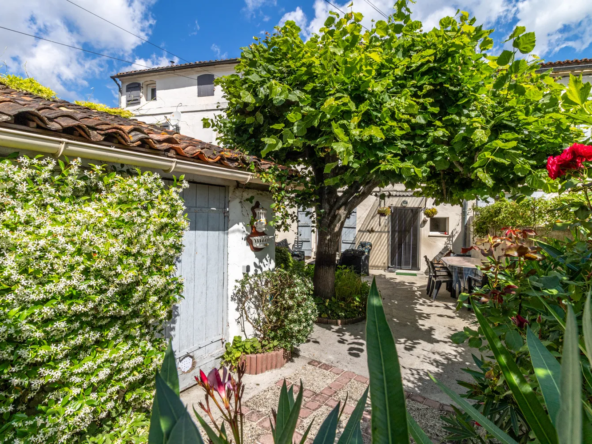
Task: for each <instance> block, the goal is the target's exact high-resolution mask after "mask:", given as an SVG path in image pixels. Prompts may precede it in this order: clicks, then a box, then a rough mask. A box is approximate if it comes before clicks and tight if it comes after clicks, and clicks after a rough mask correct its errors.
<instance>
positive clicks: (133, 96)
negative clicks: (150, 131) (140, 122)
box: [125, 82, 142, 106]
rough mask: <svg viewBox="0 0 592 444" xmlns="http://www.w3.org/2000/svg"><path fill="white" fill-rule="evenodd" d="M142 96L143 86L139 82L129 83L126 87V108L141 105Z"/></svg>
mask: <svg viewBox="0 0 592 444" xmlns="http://www.w3.org/2000/svg"><path fill="white" fill-rule="evenodd" d="M141 94H142V85H140V84H139V83H138V82H134V83H128V84H127V86H126V87H125V104H126V106H132V105H139V104H140V96H141Z"/></svg>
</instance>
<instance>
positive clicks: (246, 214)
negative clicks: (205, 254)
mask: <svg viewBox="0 0 592 444" xmlns="http://www.w3.org/2000/svg"><path fill="white" fill-rule="evenodd" d="M251 196H254V200H253V203H250V202H248V201H246V200H245V199H248V198H250V197H251ZM257 201H259V203H260V205H261V206H262V207H264V208H266V209H267V220H270V219H271V218H272V217H273V212H272V211H271V210H270V208H269V207H270V204H271V203H272V202H273V201H272V199H271V195H270V194H269V192H266V191H257V190H250V189H243V188H237V187H231V188H230V202H229V206H228V211H229V215H228V295H229V305H228V321H229V324H230V325H229V336H230V337H229V340H230V341H232V338H233V337H234V336H237V335H241V336H244V335H243V334H242V331H241V326H240V325H239V323H238V322H237V318H238V312H237V310H236V303H235V302H234V301H233V300H232V293H233V290H234V287H235V285H236V282H237V281H239V280H240V279H242V278H243V271H244V267H245V266H249V267H250V272H249V274H254V273H260V272H262V271H265V270H270V269H272V268H274V267H275V245H274V243H273V241H272V242H271V244H270V245H269V247H267V248H265V249H264V250H262V251H258V252H254V251H252V250H251V248H250V247H249V245H248V244H247V235H248V234H249V233H250V232H251V226H250V225H249V223H250V220H251V207H252V206H253V204H254V203H255V202H257ZM265 233H266V234H268V235H270V236H273V235H275V231H274V229H273V227H271V226H269V225H268V226H267V229H266V230H265ZM245 327H246V330H247V334H250V333H251V330H250V328H248V326H245Z"/></svg>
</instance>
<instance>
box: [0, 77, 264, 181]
mask: <svg viewBox="0 0 592 444" xmlns="http://www.w3.org/2000/svg"><path fill="white" fill-rule="evenodd" d="M6 123H8V124H14V125H16V126H22V129H23V130H24V131H26V130H28V129H30V128H38V129H42V130H46V131H48V132H52V133H56V135H57V134H67V135H69V136H75V137H76V138H78V140H81V141H84V142H87V143H96V144H98V145H99V144H100V145H105V144H106V143H108V144H110V145H117V146H120V147H125V148H128V149H130V150H132V151H133V150H139V149H142V148H143V149H144V150H142V151H145V149H149V150H155V151H159V152H162V153H166V154H168V155H169V156H172V157H181V158H187V159H192V160H195V161H201V162H205V163H208V164H217V165H219V166H225V167H229V168H235V169H246V168H247V167H248V166H249V165H251V164H253V163H255V166H256V167H257V169H259V170H265V169H267V168H269V167H270V166H271V165H272V163H271V162H266V161H263V160H260V159H257V158H256V157H252V156H248V155H245V154H244V153H241V152H239V151H235V150H231V149H226V148H221V147H219V146H216V145H213V144H211V143H208V142H203V141H201V140H199V139H194V138H192V137H187V136H183V135H181V134H177V133H175V132H174V131H167V130H164V129H162V128H160V127H158V126H156V125H149V124H147V123H144V122H140V121H138V120H135V119H126V118H123V117H118V116H113V115H111V114H108V113H105V112H101V111H95V110H92V109H89V108H86V107H84V106H80V105H76V104H74V103H70V102H66V101H65V100H45V99H44V98H42V97H39V96H36V95H33V94H30V93H27V92H22V91H17V90H14V89H11V88H8V87H7V86H5V85H3V84H1V83H0V126H1V125H2V124H6Z"/></svg>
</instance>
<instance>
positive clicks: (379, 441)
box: [149, 282, 592, 444]
mask: <svg viewBox="0 0 592 444" xmlns="http://www.w3.org/2000/svg"><path fill="white" fill-rule="evenodd" d="M590 304H591V303H590V295H588V300H587V303H586V308H585V311H584V316H583V322H582V324H583V330H584V340H583V341H579V340H578V327H577V323H576V318H575V315H574V312H573V310H572V309H571V307H569V306H568V308H567V313H568V314H567V319H566V320H565V322H564V321H563V320H561V322H560V324H561V325H562V326H563V327H564V328H565V339H564V344H563V356H562V363H561V365H560V364H559V362H558V361H557V359H556V358H555V357H554V356H553V355H552V354H551V352H549V351H548V350H547V348H546V347H545V346H544V344H543V343H542V342H541V341H540V340H539V339H538V338H537V337H536V336H535V334H534V333H533V332H532V331H530V330H528V332H527V346H528V349H529V351H530V354H531V358H532V363H533V367H534V369H535V374H536V377H537V380H538V383H539V386H540V390H541V392H542V400H543V401H544V402H542V401H541V400H539V397H538V396H537V393H536V392H535V391H534V390H533V388H532V386H531V385H530V384H529V383H528V381H526V379H525V378H524V376H523V375H522V374H521V372H520V370H519V369H518V366H517V364H516V363H515V362H514V360H513V358H512V354H511V353H510V352H509V351H508V350H507V349H506V348H505V347H504V346H503V345H502V343H501V340H500V339H499V337H498V336H497V334H496V333H495V331H494V329H493V328H492V327H491V325H489V323H488V322H487V320H486V319H485V317H484V316H483V315H482V313H481V311H480V310H479V307H478V306H477V305H476V304H475V303H473V309H474V310H475V315H476V316H477V320H478V321H479V324H480V326H481V328H482V329H483V332H484V334H485V336H486V338H487V340H488V341H489V343H490V345H491V349H492V350H493V353H494V355H495V358H496V360H497V362H498V364H499V365H500V367H501V369H502V372H503V374H504V377H505V379H506V381H507V383H508V386H509V387H510V389H511V391H512V394H513V396H514V398H515V399H516V402H517V404H518V406H519V408H520V410H521V412H522V414H523V416H524V418H525V419H526V421H527V423H528V425H529V426H530V428H531V430H532V433H533V438H534V439H535V441H536V442H539V443H541V444H579V443H582V442H591V441H590V439H591V438H592V408H591V407H590V404H589V402H588V400H587V399H583V396H582V371H584V376H586V377H587V378H588V377H589V379H588V382H587V383H588V384H589V385H590V383H591V382H592V374H591V373H590V370H589V366H588V364H589V363H588V362H585V363H582V362H580V351H582V352H583V353H584V355H585V356H586V357H587V358H588V360H590V357H591V356H590V353H588V352H587V350H592V315H591V309H590ZM555 315H556V314H555ZM366 340H367V350H368V369H369V373H370V386H369V388H368V389H367V390H366V391H365V392H364V394H363V395H362V397H361V398H360V400H359V401H358V403H357V405H356V408H355V409H354V411H353V413H352V415H351V416H350V418H349V420H348V422H347V424H346V426H345V429H344V431H343V433H342V434H341V435H340V437H339V439H338V440H337V444H361V443H362V432H361V428H360V422H361V419H362V414H363V412H364V407H365V405H366V400H367V396H368V390H369V391H370V395H371V407H372V427H371V429H372V443H373V444H383V443H384V444H407V443H409V437H410V436H411V437H413V439H414V440H415V442H416V443H420V444H431V443H432V441H431V440H430V439H429V438H428V436H427V435H426V434H425V432H424V431H423V430H422V429H421V428H420V427H419V426H418V424H417V423H416V422H415V420H414V419H413V418H412V417H411V416H410V415H409V413H408V412H407V408H406V404H405V393H404V390H403V382H402V378H401V370H400V366H399V359H398V355H397V349H396V347H395V339H394V337H393V335H392V333H391V330H390V327H389V325H388V322H387V320H386V316H385V313H384V309H383V306H382V300H381V298H380V295H379V293H378V290H377V288H376V282H373V283H372V288H371V290H370V295H369V297H368V306H367V323H366ZM584 364H585V365H584ZM590 364H592V360H591V361H590ZM432 379H433V380H434V382H435V383H436V384H437V385H438V386H439V387H440V388H441V389H442V390H443V391H444V392H445V393H446V394H448V395H449V396H450V398H452V400H453V401H454V402H455V403H456V404H457V405H458V407H459V408H460V409H461V410H463V411H464V412H465V413H466V415H467V418H469V417H470V418H472V419H473V420H474V421H476V422H478V423H479V424H480V425H481V426H482V427H483V428H484V429H486V430H487V431H488V432H489V433H490V434H491V436H492V437H493V438H495V439H496V440H497V441H499V442H501V443H503V444H517V443H516V441H514V440H513V439H512V438H511V437H509V436H508V435H507V434H506V433H505V432H504V431H502V430H501V429H500V428H498V427H497V426H496V425H495V424H494V423H493V422H491V421H490V420H489V419H487V418H486V417H485V416H484V415H482V414H481V413H480V412H479V411H478V410H477V409H476V408H475V407H473V406H472V405H471V404H470V403H469V402H468V401H467V400H465V399H464V398H462V397H461V396H459V395H458V394H457V393H455V392H454V391H452V390H451V389H449V388H448V387H446V386H445V385H443V384H441V383H440V382H438V381H437V380H436V379H435V378H434V377H433V376H432ZM199 382H200V385H202V387H204V389H205V390H206V403H207V402H208V401H207V400H208V397H210V398H214V399H215V397H216V396H218V397H219V398H220V401H221V402H219V401H216V402H215V404H216V405H218V407H219V408H220V409H221V410H222V412H223V415H222V417H223V422H222V424H221V425H219V426H218V425H216V424H215V422H214V418H213V416H211V420H212V422H214V424H215V425H214V428H212V427H210V426H209V425H208V424H207V423H206V422H205V421H204V420H203V418H201V417H200V416H199V414H198V413H197V412H196V411H195V410H194V413H195V415H196V417H197V420H198V421H199V423H200V425H201V426H202V427H203V428H204V431H205V432H206V435H207V436H208V439H209V441H210V442H211V443H213V444H230V443H234V444H243V437H242V413H240V403H241V398H242V387H243V386H242V380H241V376H240V374H239V379H237V380H234V379H233V378H231V377H230V376H229V375H228V374H226V373H225V372H224V370H222V373H220V372H219V371H218V370H215V371H214V372H213V373H210V375H208V377H206V376H205V374H202V375H201V378H200V381H199ZM303 391H304V390H303V387H302V384H301V385H300V391H299V392H298V395H297V396H296V397H294V390H293V388H292V387H291V388H290V389H289V390H288V389H287V387H286V384H285V383H284V385H283V386H282V388H281V393H280V399H279V404H278V407H277V410H276V411H274V414H273V418H274V422H273V423H272V434H273V439H274V443H275V444H292V443H293V442H294V433H295V430H296V424H297V421H298V414H299V412H300V408H301V405H302V394H303ZM207 409H209V404H208V406H207ZM204 410H205V411H206V412H208V410H206V409H204ZM232 412H235V413H236V415H235V416H232ZM341 412H342V409H341V406H340V405H337V406H336V407H335V408H334V409H333V410H332V411H331V413H330V414H329V415H328V416H327V417H326V418H325V420H324V422H323V423H322V425H321V427H320V429H319V431H318V433H317V435H316V437H315V438H314V441H313V442H314V444H333V443H335V440H336V437H337V426H338V423H339V419H340V416H341V415H340V414H341ZM584 412H585V414H584ZM208 414H209V413H208ZM225 415H226V416H227V417H228V418H226V417H225ZM225 423H228V425H229V427H230V428H231V433H227V432H226V428H225ZM311 426H312V424H311V425H309V427H308V430H307V431H306V433H305V434H304V436H303V437H302V438H301V439H300V441H299V442H300V443H301V444H302V443H303V442H304V441H305V440H306V439H307V438H308V432H309V431H310V427H311ZM195 443H199V444H201V443H203V439H202V437H201V435H200V433H199V431H198V428H197V426H196V425H195V423H194V422H193V421H192V419H191V416H190V414H189V412H188V411H187V409H186V408H185V406H183V403H182V402H181V400H180V399H179V379H178V376H177V370H176V367H175V359H174V354H173V351H172V348H171V347H170V346H169V349H168V350H167V353H166V355H165V359H164V363H163V366H162V368H161V370H160V372H159V373H158V374H157V375H156V396H155V398H154V405H153V409H152V418H151V423H150V434H149V444H195Z"/></svg>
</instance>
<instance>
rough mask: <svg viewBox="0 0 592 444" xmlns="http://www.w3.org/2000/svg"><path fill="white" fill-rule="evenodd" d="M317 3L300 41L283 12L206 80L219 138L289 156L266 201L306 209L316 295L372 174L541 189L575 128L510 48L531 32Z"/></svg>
mask: <svg viewBox="0 0 592 444" xmlns="http://www.w3.org/2000/svg"><path fill="white" fill-rule="evenodd" d="M330 14H331V15H330V16H329V17H328V18H327V20H326V22H325V26H324V27H323V28H321V29H320V31H319V33H318V34H314V35H312V36H311V37H310V38H309V39H308V40H307V41H304V40H303V39H302V38H301V35H300V29H299V28H298V27H297V26H296V24H295V23H294V22H291V21H289V22H286V24H285V25H284V26H283V27H281V28H276V29H277V32H275V33H274V34H273V35H268V36H267V37H266V38H264V39H257V38H256V39H255V40H256V42H255V43H253V44H252V45H251V46H249V47H248V48H243V52H242V54H241V58H240V62H239V64H238V66H237V68H236V71H237V73H236V74H234V75H230V76H227V77H223V78H221V79H218V84H219V85H221V86H222V88H223V90H224V93H225V95H226V97H227V99H228V102H229V106H228V108H227V109H226V112H225V114H223V115H222V116H218V117H217V118H216V119H215V120H214V122H213V125H214V126H215V127H216V129H217V130H218V132H219V133H220V134H221V139H222V141H223V143H224V144H225V145H227V146H233V147H239V148H241V149H243V150H245V151H246V152H248V153H249V154H253V155H257V156H261V157H267V158H269V159H272V160H274V161H276V162H277V163H279V164H283V165H286V166H292V167H297V168H298V170H299V172H300V175H299V176H298V177H295V175H293V174H292V175H290V174H289V172H288V171H286V170H284V171H276V172H275V173H274V174H275V179H276V184H275V187H276V188H275V189H276V192H277V193H276V194H277V196H278V198H277V204H278V205H277V206H276V212H277V213H279V214H280V215H285V214H286V210H287V209H289V208H290V206H291V205H292V206H293V205H298V206H302V207H305V208H307V207H314V208H315V210H316V216H317V225H318V227H319V229H320V232H319V245H318V249H317V261H316V264H317V271H316V275H315V291H317V294H320V293H323V295H324V296H328V293H330V292H331V291H332V287H331V289H327V291H326V292H325V291H321V292H319V291H318V287H319V285H321V284H320V280H321V276H320V274H319V273H321V274H323V273H322V272H319V268H322V267H325V264H326V266H327V267H328V266H329V263H332V264H333V266H334V263H335V254H336V252H337V250H338V248H339V245H338V244H339V242H338V238H339V235H340V233H341V228H342V227H343V223H344V221H345V219H346V218H347V215H348V214H349V213H350V212H351V211H352V210H353V209H354V208H355V207H356V206H357V205H358V204H359V203H360V202H361V201H362V200H363V199H365V198H366V197H367V196H368V195H369V194H370V192H371V190H372V189H374V188H375V187H376V186H380V185H386V184H389V183H403V184H405V185H406V186H407V188H408V189H413V190H419V192H420V193H421V195H423V196H426V197H433V198H435V199H436V200H437V201H438V202H449V203H453V204H457V203H460V202H461V201H463V200H470V199H473V198H475V197H476V196H483V197H484V196H492V195H497V194H500V193H501V192H510V193H515V192H521V193H525V194H529V193H530V192H532V191H534V190H536V189H541V188H543V189H545V190H548V191H551V190H552V187H553V184H552V183H549V182H548V181H546V180H545V178H546V172H545V170H544V167H545V161H546V158H547V156H549V155H551V154H557V152H560V151H561V149H562V148H563V147H565V146H567V144H568V143H570V142H571V141H573V140H574V138H575V137H576V135H577V131H576V130H574V129H572V127H571V126H570V123H569V122H568V121H567V119H566V118H565V117H563V116H561V115H559V114H558V111H559V110H560V106H559V99H560V97H561V93H562V90H563V86H562V85H560V84H557V83H555V81H554V80H553V79H552V78H551V77H550V76H549V75H548V74H546V73H543V74H539V73H537V72H536V71H537V69H538V68H539V67H540V64H539V63H538V61H537V59H536V58H532V59H531V61H527V60H526V59H524V58H518V57H517V55H520V54H527V53H529V52H531V51H532V50H533V48H534V45H535V38H534V34H533V33H526V32H525V29H524V28H521V27H518V28H516V30H515V31H514V32H513V34H512V35H511V36H510V38H509V41H511V43H512V45H513V48H514V49H513V50H512V51H508V50H506V51H503V52H502V53H501V54H500V55H499V56H491V55H488V54H487V52H486V51H487V50H490V49H491V48H492V46H493V40H492V39H491V38H490V37H489V35H490V34H491V32H492V30H485V29H483V27H482V26H476V19H475V18H470V17H469V15H468V14H467V13H465V12H461V13H459V14H458V15H457V16H456V17H444V18H443V19H442V20H440V26H439V27H436V28H434V29H432V30H430V31H425V30H423V28H422V24H421V22H418V21H415V20H412V19H411V16H410V11H409V9H408V7H407V2H406V1H404V0H401V1H399V2H397V4H396V6H395V12H394V13H393V15H391V16H390V17H389V19H388V21H382V20H381V21H378V22H376V23H374V24H373V25H372V27H371V28H370V29H369V30H367V29H365V28H364V27H362V25H361V24H360V22H361V20H362V15H361V14H359V13H349V14H346V16H344V17H340V16H339V15H338V14H335V13H330ZM323 232H325V234H323ZM319 264H320V265H321V267H319ZM329 274H330V273H329V272H327V274H326V276H324V278H323V279H331V277H330V276H329ZM317 275H318V276H317ZM331 285H332V284H331Z"/></svg>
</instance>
